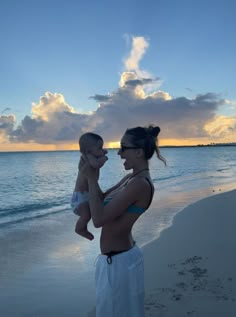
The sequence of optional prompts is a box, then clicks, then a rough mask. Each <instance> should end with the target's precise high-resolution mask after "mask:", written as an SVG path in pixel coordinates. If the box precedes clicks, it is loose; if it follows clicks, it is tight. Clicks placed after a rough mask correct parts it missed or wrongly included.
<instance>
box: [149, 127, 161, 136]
mask: <svg viewBox="0 0 236 317" xmlns="http://www.w3.org/2000/svg"><path fill="white" fill-rule="evenodd" d="M160 131H161V129H160V127H153V126H149V127H148V128H146V132H147V134H148V135H151V136H153V137H154V138H156V137H157V136H158V134H159V133H160Z"/></svg>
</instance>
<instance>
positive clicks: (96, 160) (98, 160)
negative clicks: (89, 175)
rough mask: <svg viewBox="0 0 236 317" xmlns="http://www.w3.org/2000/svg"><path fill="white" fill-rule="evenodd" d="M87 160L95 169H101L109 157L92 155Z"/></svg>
mask: <svg viewBox="0 0 236 317" xmlns="http://www.w3.org/2000/svg"><path fill="white" fill-rule="evenodd" d="M87 159H88V161H89V164H90V165H91V166H92V167H93V168H96V169H98V168H101V167H102V166H103V165H104V164H105V162H106V161H107V160H108V157H107V156H106V155H103V156H100V157H95V156H93V155H91V154H88V155H87Z"/></svg>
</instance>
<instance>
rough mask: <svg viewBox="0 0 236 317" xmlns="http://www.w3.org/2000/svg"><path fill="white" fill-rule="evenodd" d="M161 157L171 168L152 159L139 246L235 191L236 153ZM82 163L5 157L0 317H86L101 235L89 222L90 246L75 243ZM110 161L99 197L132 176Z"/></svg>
mask: <svg viewBox="0 0 236 317" xmlns="http://www.w3.org/2000/svg"><path fill="white" fill-rule="evenodd" d="M161 153H162V155H163V156H164V157H165V158H166V161H167V166H164V164H163V163H162V162H161V161H159V160H158V159H157V158H155V157H153V158H152V159H151V161H150V173H151V176H152V179H153V182H154V185H155V189H156V191H155V196H154V201H153V204H152V206H151V208H150V210H149V211H147V212H146V213H145V214H144V215H143V216H142V217H140V218H139V220H138V221H137V223H136V224H135V227H134V230H133V236H134V239H135V240H136V241H137V243H138V245H139V246H143V245H145V244H147V243H149V242H151V241H153V240H154V239H156V238H158V237H159V235H160V234H161V232H162V231H163V230H164V229H165V228H167V227H169V226H171V224H172V222H173V219H174V216H175V215H176V214H177V213H178V212H179V211H180V210H182V209H183V208H184V207H185V206H186V205H188V204H190V203H193V202H195V201H197V200H199V199H202V198H204V197H207V196H210V195H214V194H217V193H219V192H224V191H228V190H231V189H235V187H236V147H233V146H219V147H218V146H210V147H182V148H161ZM79 157H80V154H79V152H77V151H61V152H14V153H0V280H1V283H0V302H1V305H0V315H1V311H2V312H4V317H20V316H24V317H26V316H30V317H33V316H35V317H41V316H42V317H43V316H45V315H46V314H48V313H49V311H48V309H49V308H48V307H51V310H50V314H51V316H54V315H56V316H57V317H60V316H61V317H63V316H71V317H74V316H77V317H85V316H87V314H88V312H89V311H91V310H92V308H93V305H94V296H95V295H94V262H95V261H96V257H97V255H98V254H99V234H100V229H95V228H93V226H92V224H91V223H90V225H89V228H90V230H91V231H92V232H93V234H94V235H95V239H94V241H93V242H89V241H86V240H85V239H83V238H82V237H79V236H77V235H76V234H75V233H74V224H75V222H76V219H77V217H76V216H75V215H73V213H72V211H71V209H70V205H69V202H70V197H71V194H72V191H73V188H74V183H75V179H76V176H77V171H78V161H79ZM108 158H109V159H108V161H107V163H106V164H105V166H104V167H103V168H102V169H101V174H100V186H101V188H102V190H106V189H108V188H109V187H111V186H112V185H114V184H115V183H116V182H118V181H119V180H120V178H121V177H123V176H124V175H125V174H126V173H127V171H125V170H124V167H123V161H122V160H121V159H120V157H119V156H118V155H117V150H108ZM35 285H36V287H35ZM81 290H82V291H81ZM68 294H70V296H69V298H70V302H69V311H70V313H68V299H67V305H66V307H65V304H63V297H66V296H68ZM29 297H30V298H31V305H28V304H27V303H28V302H27V298H29ZM58 298H62V300H60V301H59V302H58ZM2 299H4V300H2ZM1 300H2V301H1ZM12 301H14V306H12V305H11V302H12ZM27 305H28V306H27ZM60 305H61V306H60ZM25 307H28V311H27V313H26V312H25ZM55 307H57V308H58V307H59V308H58V310H57V312H56V313H55V311H54V309H55Z"/></svg>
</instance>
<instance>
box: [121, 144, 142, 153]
mask: <svg viewBox="0 0 236 317" xmlns="http://www.w3.org/2000/svg"><path fill="white" fill-rule="evenodd" d="M133 149H140V147H139V146H125V145H123V144H121V145H120V150H121V152H124V151H125V150H133Z"/></svg>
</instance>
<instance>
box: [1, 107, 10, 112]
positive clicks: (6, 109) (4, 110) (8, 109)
mask: <svg viewBox="0 0 236 317" xmlns="http://www.w3.org/2000/svg"><path fill="white" fill-rule="evenodd" d="M8 111H11V108H9V107H7V108H5V109H3V110H2V111H1V113H4V112H8Z"/></svg>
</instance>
